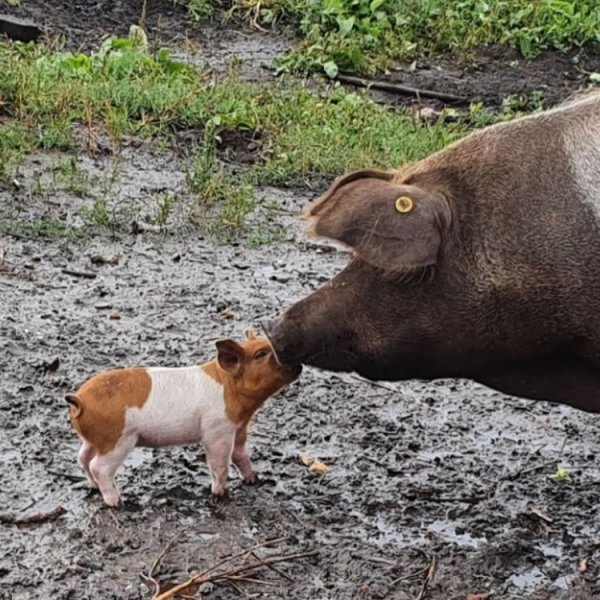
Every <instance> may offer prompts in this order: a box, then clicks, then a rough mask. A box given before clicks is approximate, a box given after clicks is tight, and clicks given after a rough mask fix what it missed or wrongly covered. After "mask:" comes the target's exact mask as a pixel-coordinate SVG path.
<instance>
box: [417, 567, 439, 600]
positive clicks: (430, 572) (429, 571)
mask: <svg viewBox="0 0 600 600" xmlns="http://www.w3.org/2000/svg"><path fill="white" fill-rule="evenodd" d="M435 568H436V564H435V558H434V559H433V560H432V561H431V564H430V565H429V566H428V567H427V577H425V581H423V585H422V586H421V591H420V592H419V595H418V596H417V597H416V598H415V600H423V598H425V594H426V593H427V586H428V585H429V584H430V583H431V582H432V581H433V578H434V577H435Z"/></svg>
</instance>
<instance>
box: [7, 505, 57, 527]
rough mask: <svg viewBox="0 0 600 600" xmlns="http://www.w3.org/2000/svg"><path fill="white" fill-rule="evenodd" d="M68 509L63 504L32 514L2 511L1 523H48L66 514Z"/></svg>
mask: <svg viewBox="0 0 600 600" xmlns="http://www.w3.org/2000/svg"><path fill="white" fill-rule="evenodd" d="M66 512H67V511H66V510H65V509H64V508H63V507H62V506H57V507H56V508H53V509H52V510H50V511H48V512H37V513H33V514H31V515H23V516H21V517H19V516H18V515H15V514H14V513H0V523H4V524H10V525H32V524H34V523H46V521H53V520H54V519H58V517H60V516H61V515H64V514H65V513H66Z"/></svg>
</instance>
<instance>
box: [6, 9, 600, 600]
mask: <svg viewBox="0 0 600 600" xmlns="http://www.w3.org/2000/svg"><path fill="white" fill-rule="evenodd" d="M73 4H74V5H75V8H77V7H79V6H81V7H83V8H82V12H81V13H80V14H79V15H78V18H77V19H73V18H69V17H68V16H67V15H68V14H69V13H68V12H67V8H65V7H67V6H69V7H72V6H73V5H72V4H68V5H67V3H48V4H46V3H43V10H42V9H41V8H40V7H42V3H36V2H35V1H32V2H27V0H26V1H25V2H24V3H23V7H22V8H21V9H19V10H20V11H21V13H22V14H23V13H27V12H28V11H29V12H31V13H32V14H37V15H38V16H39V15H43V17H39V18H38V21H39V20H40V19H41V20H43V19H44V18H45V19H47V20H48V22H54V23H59V24H60V23H62V24H63V26H64V27H65V28H67V29H68V30H69V31H71V33H72V39H73V40H76V41H77V43H88V42H89V43H90V44H91V43H92V41H93V40H92V38H93V36H97V39H99V38H100V37H102V35H103V34H105V33H106V32H113V31H115V32H117V33H125V32H126V30H127V28H128V24H129V22H130V20H131V19H130V17H131V18H133V17H135V16H136V15H138V14H139V11H138V9H139V8H140V7H141V2H139V3H136V2H133V3H117V2H115V3H104V4H102V3H100V4H97V3H96V4H94V6H95V7H96V8H94V9H93V11H92V8H89V7H91V6H92V4H91V3H83V2H82V3H73ZM148 5H149V8H148V21H149V22H150V23H159V22H160V23H162V24H163V26H164V30H165V31H168V33H169V35H176V34H177V35H178V34H179V33H180V32H181V30H180V29H176V28H175V25H173V27H170V25H169V23H170V21H169V20H168V18H172V19H173V21H172V23H173V24H174V23H175V22H177V23H178V22H179V12H178V11H180V10H181V9H180V8H177V7H173V6H172V5H171V3H168V2H158V3H148ZM86 7H87V8H86ZM84 9H85V10H84ZM69 10H71V8H69ZM36 11H37V12H36ZM86 11H88V12H86ZM127 11H129V12H127ZM153 11H156V12H153ZM169 11H171V12H170V13H169ZM100 14H101V17H99V15H100ZM158 14H162V15H163V17H162V19H160V20H159V19H158ZM86 15H90V16H86ZM165 15H166V16H165ZM169 15H172V16H169ZM167 17H168V18H167ZM61 19H62V21H61ZM86 19H87V20H86ZM152 19H154V21H152ZM74 21H76V22H77V27H78V28H79V30H75V28H74ZM156 27H159V25H156ZM215 35H220V34H215ZM231 35H232V36H233V37H232V38H231V39H238V37H237V34H231ZM252 35H254V34H252ZM259 35H262V34H259ZM221 39H222V41H224V43H225V42H226V40H227V39H228V38H226V37H223V36H221ZM239 39H242V38H241V37H240V38H239ZM244 39H247V38H244ZM232 43H233V42H232ZM277 43H279V42H277ZM181 48H182V52H183V51H184V49H183V46H181ZM223 48H224V50H223V54H227V53H228V52H229V51H230V49H228V47H227V45H226V43H225V45H224V46H223ZM213 51H214V52H215V55H216V54H217V53H218V52H217V50H214V49H213ZM231 51H232V52H233V50H231ZM260 52H265V50H264V48H262V49H261V50H260ZM261 56H263V55H261ZM219 61H221V62H219ZM215 64H223V63H222V57H221V58H218V59H215ZM249 65H250V66H249V67H248V68H249V69H250V71H248V77H250V78H251V77H253V75H252V72H254V71H256V72H258V67H257V66H255V65H254V62H253V61H249ZM253 69H254V71H253ZM261 72H262V71H261ZM553 75H554V74H553ZM256 76H257V77H258V75H256ZM559 78H560V77H558V79H559ZM548 81H552V77H549V78H548ZM549 85H554V84H553V83H552V84H549ZM574 85H575V84H574ZM65 159H67V160H71V157H70V156H67V155H63V154H60V153H49V154H40V155H37V156H33V157H30V158H29V159H28V160H27V162H26V163H25V165H24V166H23V167H22V168H21V170H20V173H19V189H15V188H13V187H7V186H5V185H4V186H0V206H1V207H2V213H1V214H0V231H2V232H3V233H0V257H1V258H0V373H1V374H2V375H1V382H2V385H1V388H0V482H1V485H0V517H1V516H2V515H6V514H7V513H11V514H13V515H16V517H20V516H27V515H30V514H36V513H43V512H47V511H52V510H53V509H56V508H57V507H63V508H64V509H65V511H66V512H65V513H64V514H62V515H60V516H58V518H56V519H54V520H52V521H47V522H42V523H32V524H15V523H11V522H10V519H8V518H4V519H2V518H0V599H2V600H9V599H10V600H29V599H38V598H39V599H52V600H63V599H64V600H67V599H69V600H84V599H92V598H94V599H95V598H103V599H115V600H138V599H149V598H151V597H152V594H153V589H152V586H151V585H149V584H147V583H145V582H144V578H143V575H144V574H147V573H148V571H149V569H150V566H151V564H152V563H153V561H154V559H155V558H156V557H157V555H158V554H159V553H160V552H161V551H162V550H163V549H164V548H165V545H166V544H167V543H168V542H169V541H170V540H172V539H173V537H174V536H176V535H180V536H181V537H180V538H179V539H178V541H177V542H176V543H175V544H174V545H173V547H172V548H171V550H170V551H169V552H168V553H167V554H166V556H165V557H164V559H163V560H162V562H161V564H160V565H159V567H158V569H157V570H156V573H155V576H156V578H157V579H158V580H159V581H161V582H164V583H168V582H175V581H182V580H184V579H186V578H187V577H188V576H189V574H190V573H191V572H193V571H200V570H204V569H207V568H209V567H210V566H212V565H214V564H216V563H217V562H219V560H220V559H221V558H222V557H223V556H224V555H227V554H229V553H236V552H239V551H241V550H243V549H244V548H248V547H251V546H254V545H256V544H259V543H262V542H264V541H265V540H269V539H274V538H285V539H284V540H282V541H281V542H279V543H278V545H277V547H276V548H272V549H269V550H260V553H261V556H265V555H269V554H271V555H275V554H291V553H299V552H304V551H309V550H316V551H317V553H316V554H315V555H314V556H311V557H308V558H302V559H298V560H296V561H293V562H291V563H289V564H288V563H283V564H280V565H278V566H277V569H278V571H279V572H276V571H274V570H270V569H265V570H263V571H261V572H260V574H259V575H257V577H258V578H259V579H261V580H262V581H263V583H256V582H254V583H253V582H248V581H239V582H237V583H235V584H231V583H221V584H218V585H214V586H205V587H204V588H202V589H201V590H199V591H198V592H197V593H198V597H206V598H213V599H215V600H219V599H225V598H233V597H245V595H248V596H250V597H255V598H292V599H298V600H300V599H302V600H304V599H307V598H318V599H319V600H321V599H322V600H328V599H353V598H365V599H367V598H368V599H371V598H393V599H398V600H414V599H415V598H419V597H420V598H422V599H427V600H465V599H466V598H467V596H468V595H469V594H480V595H481V598H485V597H486V596H485V594H492V593H493V595H492V596H490V597H491V598H493V599H494V600H498V599H501V600H523V599H531V600H593V599H595V598H599V597H600V581H599V580H600V516H599V511H598V509H599V507H600V466H599V462H598V455H599V454H600V419H598V417H597V416H594V415H590V414H586V413H583V412H579V411H577V410H575V409H572V408H569V407H562V406H558V405H552V404H549V403H541V402H540V403H534V402H529V401H525V400H520V399H515V398H509V397H506V396H503V395H501V394H498V393H496V392H494V391H492V390H489V389H487V388H484V387H481V386H477V385H475V384H473V383H471V382H468V381H463V380H443V381H436V382H422V381H410V382H404V383H398V384H390V383H381V384H374V383H371V382H367V381H364V380H363V379H361V378H359V377H356V376H354V375H350V374H343V375H340V374H332V373H327V372H323V371H319V370H316V369H311V368H307V369H305V371H304V373H303V375H302V377H301V379H300V381H298V382H297V383H295V384H293V385H292V386H290V387H289V388H288V389H286V390H285V391H284V392H283V393H281V394H280V395H278V396H277V397H276V398H274V399H272V400H271V401H270V402H268V403H267V405H266V406H265V407H264V409H263V410H262V411H261V412H260V413H259V414H258V416H257V419H256V423H255V426H254V427H253V430H252V433H251V437H250V447H251V455H252V458H253V461H254V463H255V467H256V470H257V472H258V473H259V477H260V483H259V484H258V485H257V486H253V487H247V486H244V485H243V484H242V483H241V480H240V479H239V477H238V475H237V474H236V473H235V471H234V470H233V469H232V471H231V482H230V484H231V490H230V495H229V498H228V499H226V500H225V501H223V502H220V503H217V504H215V503H213V502H212V501H211V499H210V497H209V491H208V487H209V475H208V470H207V466H206V464H205V458H204V453H203V451H202V449H201V448H198V447H195V446H187V447H183V448H172V449H155V450H150V449H137V450H136V451H135V452H134V453H133V454H132V455H131V456H130V457H129V459H128V461H127V462H126V464H125V466H124V467H123V468H122V469H121V471H120V472H119V473H118V475H117V483H118V485H119V487H120V489H121V492H122V495H123V498H124V501H125V504H124V507H123V508H122V509H121V510H118V511H114V510H111V509H107V508H105V507H104V506H103V504H102V502H101V498H100V496H99V495H98V494H97V493H95V492H92V491H90V490H89V489H88V487H87V483H86V482H85V480H84V478H83V475H82V473H81V472H80V470H79V468H78V466H77V461H76V454H77V449H78V446H79V442H78V440H77V437H76V436H75V434H74V433H73V432H72V431H71V429H70V425H69V423H68V419H67V407H66V404H65V402H64V400H63V397H64V394H65V392H67V391H71V390H73V389H74V388H76V387H77V386H78V385H79V384H81V383H82V382H83V381H84V380H85V379H86V378H88V377H89V376H91V375H92V374H94V373H96V372H98V371H99V370H104V369H108V368H111V367H118V366H126V365H166V366H176V365H184V364H196V363H201V362H203V361H205V360H208V359H209V358H211V357H212V356H213V349H214V342H215V341H216V340H217V339H219V338H222V337H225V336H230V335H231V336H235V337H240V336H242V335H243V331H244V329H245V328H246V327H247V326H254V327H258V324H259V322H260V320H261V319H263V318H266V317H270V316H273V315H275V314H277V313H279V312H280V311H281V310H283V309H284V308H285V307H286V306H288V305H289V304H290V303H291V302H293V301H294V300H296V299H298V298H300V297H303V296H305V295H306V294H308V293H309V292H311V291H312V290H314V289H316V288H317V287H318V286H321V285H323V284H324V283H325V282H326V281H327V280H328V278H329V277H331V276H332V275H333V274H334V273H336V272H338V271H339V270H340V269H341V268H343V266H344V264H345V263H346V260H347V255H346V254H345V253H344V252H342V251H339V250H337V249H334V248H331V247H329V246H327V245H322V244H315V243H313V242H309V241H307V240H306V238H305V237H304V234H303V230H302V225H301V223H300V222H299V220H298V218H297V215H298V213H299V211H300V210H301V208H302V207H303V206H304V204H305V203H306V202H307V201H308V200H309V199H310V198H311V196H309V195H307V192H306V191H303V190H294V189H288V190H278V189H263V190H259V195H261V196H262V198H263V202H261V203H260V205H261V208H260V209H259V210H258V212H257V213H256V214H255V215H253V218H252V224H253V226H254V227H253V228H251V229H250V231H249V232H248V233H247V235H246V237H245V238H244V239H241V240H240V241H239V242H236V243H233V244H231V243H229V244H222V243H219V242H218V241H216V240H215V239H213V238H211V237H209V236H208V235H205V234H202V233H201V231H202V230H201V229H198V227H197V226H196V225H197V223H198V222H199V221H201V220H202V219H205V218H207V216H206V214H205V213H204V212H203V210H202V208H201V207H200V206H199V203H198V200H197V198H194V197H193V196H191V195H189V193H188V192H187V191H186V185H185V171H186V165H185V159H184V158H182V156H181V155H180V154H179V153H177V152H174V151H171V150H169V149H168V148H159V147H156V146H153V145H152V144H151V143H141V142H136V141H135V140H132V141H131V143H130V144H128V145H126V146H125V148H124V149H123V151H122V154H121V155H120V157H119V159H118V162H117V161H116V159H115V158H114V157H113V156H112V155H111V153H110V151H109V148H108V147H107V148H106V149H105V151H103V152H98V153H97V154H96V155H95V156H93V157H92V156H88V155H86V154H79V155H76V156H74V157H73V160H74V161H75V163H76V166H77V172H82V173H85V174H86V175H85V177H86V179H85V182H81V181H80V180H79V179H78V178H77V177H76V178H75V180H74V179H73V177H71V178H67V179H65V178H64V177H63V178H60V177H56V172H57V165H59V164H61V163H62V164H64V161H65ZM165 198H176V199H177V201H176V202H173V203H172V205H171V204H170V205H169V210H168V211H167V212H165V209H164V206H165V204H164V203H165ZM99 199H101V200H102V202H99ZM100 208H101V209H102V210H104V211H105V213H106V218H107V219H108V221H109V223H112V224H113V226H110V225H109V226H108V227H106V226H104V227H102V228H100V227H98V228H90V227H88V226H86V225H85V223H87V222H89V220H90V214H94V211H98V210H100ZM97 217H98V215H97V214H96V218H97ZM208 218H210V217H208ZM56 222H60V223H63V224H66V225H67V226H68V227H69V228H70V229H69V231H68V232H65V235H62V236H60V237H58V238H57V237H55V236H50V234H49V233H48V237H46V234H45V233H44V231H45V230H44V229H40V223H45V224H46V225H45V226H49V224H52V223H56ZM71 230H72V231H75V232H77V231H80V230H84V232H85V235H84V236H83V237H82V238H81V239H80V238H79V237H77V236H73V235H72V234H71V233H72V231H71ZM7 231H12V234H10V235H9V234H8V233H6V232H7ZM264 238H266V239H269V240H271V241H270V243H269V244H267V245H257V242H258V241H260V240H261V239H264ZM113 257H116V259H115V258H113ZM303 454H309V455H311V456H314V457H317V458H318V459H320V460H321V461H323V462H324V463H325V464H327V465H328V466H329V468H330V470H329V471H328V472H327V473H325V474H324V475H319V474H316V473H314V472H311V471H310V470H309V469H308V468H307V466H305V465H304V464H302V461H301V460H300V457H301V455H303ZM558 467H562V468H564V469H565V470H566V472H567V477H566V478H565V479H563V480H559V481H557V480H556V479H553V478H552V477H551V476H552V475H553V474H556V472H557V469H558ZM13 520H14V519H13ZM428 574H429V575H430V576H431V577H430V581H427V575H428Z"/></svg>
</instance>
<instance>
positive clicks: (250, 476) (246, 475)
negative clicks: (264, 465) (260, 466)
mask: <svg viewBox="0 0 600 600" xmlns="http://www.w3.org/2000/svg"><path fill="white" fill-rule="evenodd" d="M247 436H248V430H247V428H246V427H242V428H240V429H238V430H237V431H236V433H235V441H234V445H233V455H232V457H231V458H232V460H233V464H234V465H235V466H236V467H237V468H238V469H239V471H240V473H241V474H242V478H243V479H244V483H247V484H249V485H252V484H253V483H255V482H256V473H255V471H254V469H253V468H252V462H251V461H250V456H248V450H247V449H246V439H247Z"/></svg>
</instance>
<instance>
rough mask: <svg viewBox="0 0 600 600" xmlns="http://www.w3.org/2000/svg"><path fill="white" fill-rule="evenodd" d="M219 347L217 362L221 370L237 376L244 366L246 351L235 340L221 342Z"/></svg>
mask: <svg viewBox="0 0 600 600" xmlns="http://www.w3.org/2000/svg"><path fill="white" fill-rule="evenodd" d="M216 346H217V362H218V363H219V366H220V367H221V369H223V370H224V371H226V372H227V373H230V374H232V375H235V374H236V373H237V372H238V371H239V370H240V367H241V366H242V357H243V355H244V350H243V349H242V347H241V346H240V345H239V344H238V343H237V342H236V341H235V340H219V341H218V342H217V344H216Z"/></svg>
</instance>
